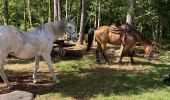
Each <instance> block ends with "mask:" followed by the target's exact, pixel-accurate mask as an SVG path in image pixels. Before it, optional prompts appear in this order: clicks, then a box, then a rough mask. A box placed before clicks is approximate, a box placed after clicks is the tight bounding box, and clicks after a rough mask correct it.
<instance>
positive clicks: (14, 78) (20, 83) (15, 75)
mask: <svg viewBox="0 0 170 100" xmlns="http://www.w3.org/2000/svg"><path fill="white" fill-rule="evenodd" d="M111 48H112V46H111V47H109V49H111ZM66 49H67V53H66V55H65V56H64V57H59V59H60V58H61V59H67V60H69V59H70V60H74V59H79V58H82V57H83V55H85V54H94V56H95V49H94V48H93V49H92V50H91V51H90V52H89V53H87V52H85V47H84V46H82V47H81V46H76V47H69V48H66ZM115 49H116V50H118V49H119V48H115ZM108 52H109V51H108ZM116 52H117V51H116ZM116 52H114V53H116ZM52 56H53V58H55V57H58V56H57V54H56V55H55V53H54V54H53V55H52ZM109 56H111V55H109ZM10 59H11V58H10ZM56 59H58V58H56ZM53 60H54V59H53ZM33 61H34V60H33V59H32V60H28V61H27V62H22V61H20V60H19V59H14V61H12V62H10V60H8V61H7V62H6V63H7V65H8V64H15V63H16V62H17V63H22V64H24V63H26V64H27V63H28V62H31V63H32V62H33ZM5 73H6V75H7V77H8V79H9V81H10V84H11V87H10V88H7V87H6V86H5V84H4V82H3V81H2V79H1V78H0V94H3V93H8V92H10V91H13V90H23V91H25V90H26V91H28V92H31V93H33V94H34V95H40V94H44V93H43V90H44V89H45V90H48V89H53V88H54V87H56V86H57V85H56V84H53V82H52V80H51V77H50V73H49V72H48V71H43V72H42V71H41V72H38V73H39V75H38V80H41V81H38V83H36V84H33V83H32V74H33V70H28V71H26V70H24V71H20V70H12V69H9V68H8V69H6V70H5ZM56 74H58V72H56ZM44 77H46V78H44Z"/></svg>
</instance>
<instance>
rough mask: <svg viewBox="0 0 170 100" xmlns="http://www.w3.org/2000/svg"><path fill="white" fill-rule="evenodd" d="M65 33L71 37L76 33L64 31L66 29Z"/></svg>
mask: <svg viewBox="0 0 170 100" xmlns="http://www.w3.org/2000/svg"><path fill="white" fill-rule="evenodd" d="M65 32H66V33H67V34H68V33H69V34H68V35H73V34H75V33H76V32H69V31H68V29H66V28H65Z"/></svg>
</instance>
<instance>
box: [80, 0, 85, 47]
mask: <svg viewBox="0 0 170 100" xmlns="http://www.w3.org/2000/svg"><path fill="white" fill-rule="evenodd" d="M81 3H82V9H81V20H80V37H79V42H80V44H83V40H84V32H85V19H86V0H82V1H81Z"/></svg>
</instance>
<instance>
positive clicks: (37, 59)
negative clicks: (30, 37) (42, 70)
mask: <svg viewBox="0 0 170 100" xmlns="http://www.w3.org/2000/svg"><path fill="white" fill-rule="evenodd" d="M39 61H40V56H35V65H34V73H33V83H36V82H37V81H36V78H37V71H38V68H39Z"/></svg>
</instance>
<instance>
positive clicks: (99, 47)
mask: <svg viewBox="0 0 170 100" xmlns="http://www.w3.org/2000/svg"><path fill="white" fill-rule="evenodd" d="M100 49H101V46H100V44H99V43H98V44H97V48H96V62H97V63H100V60H99V53H100Z"/></svg>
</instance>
